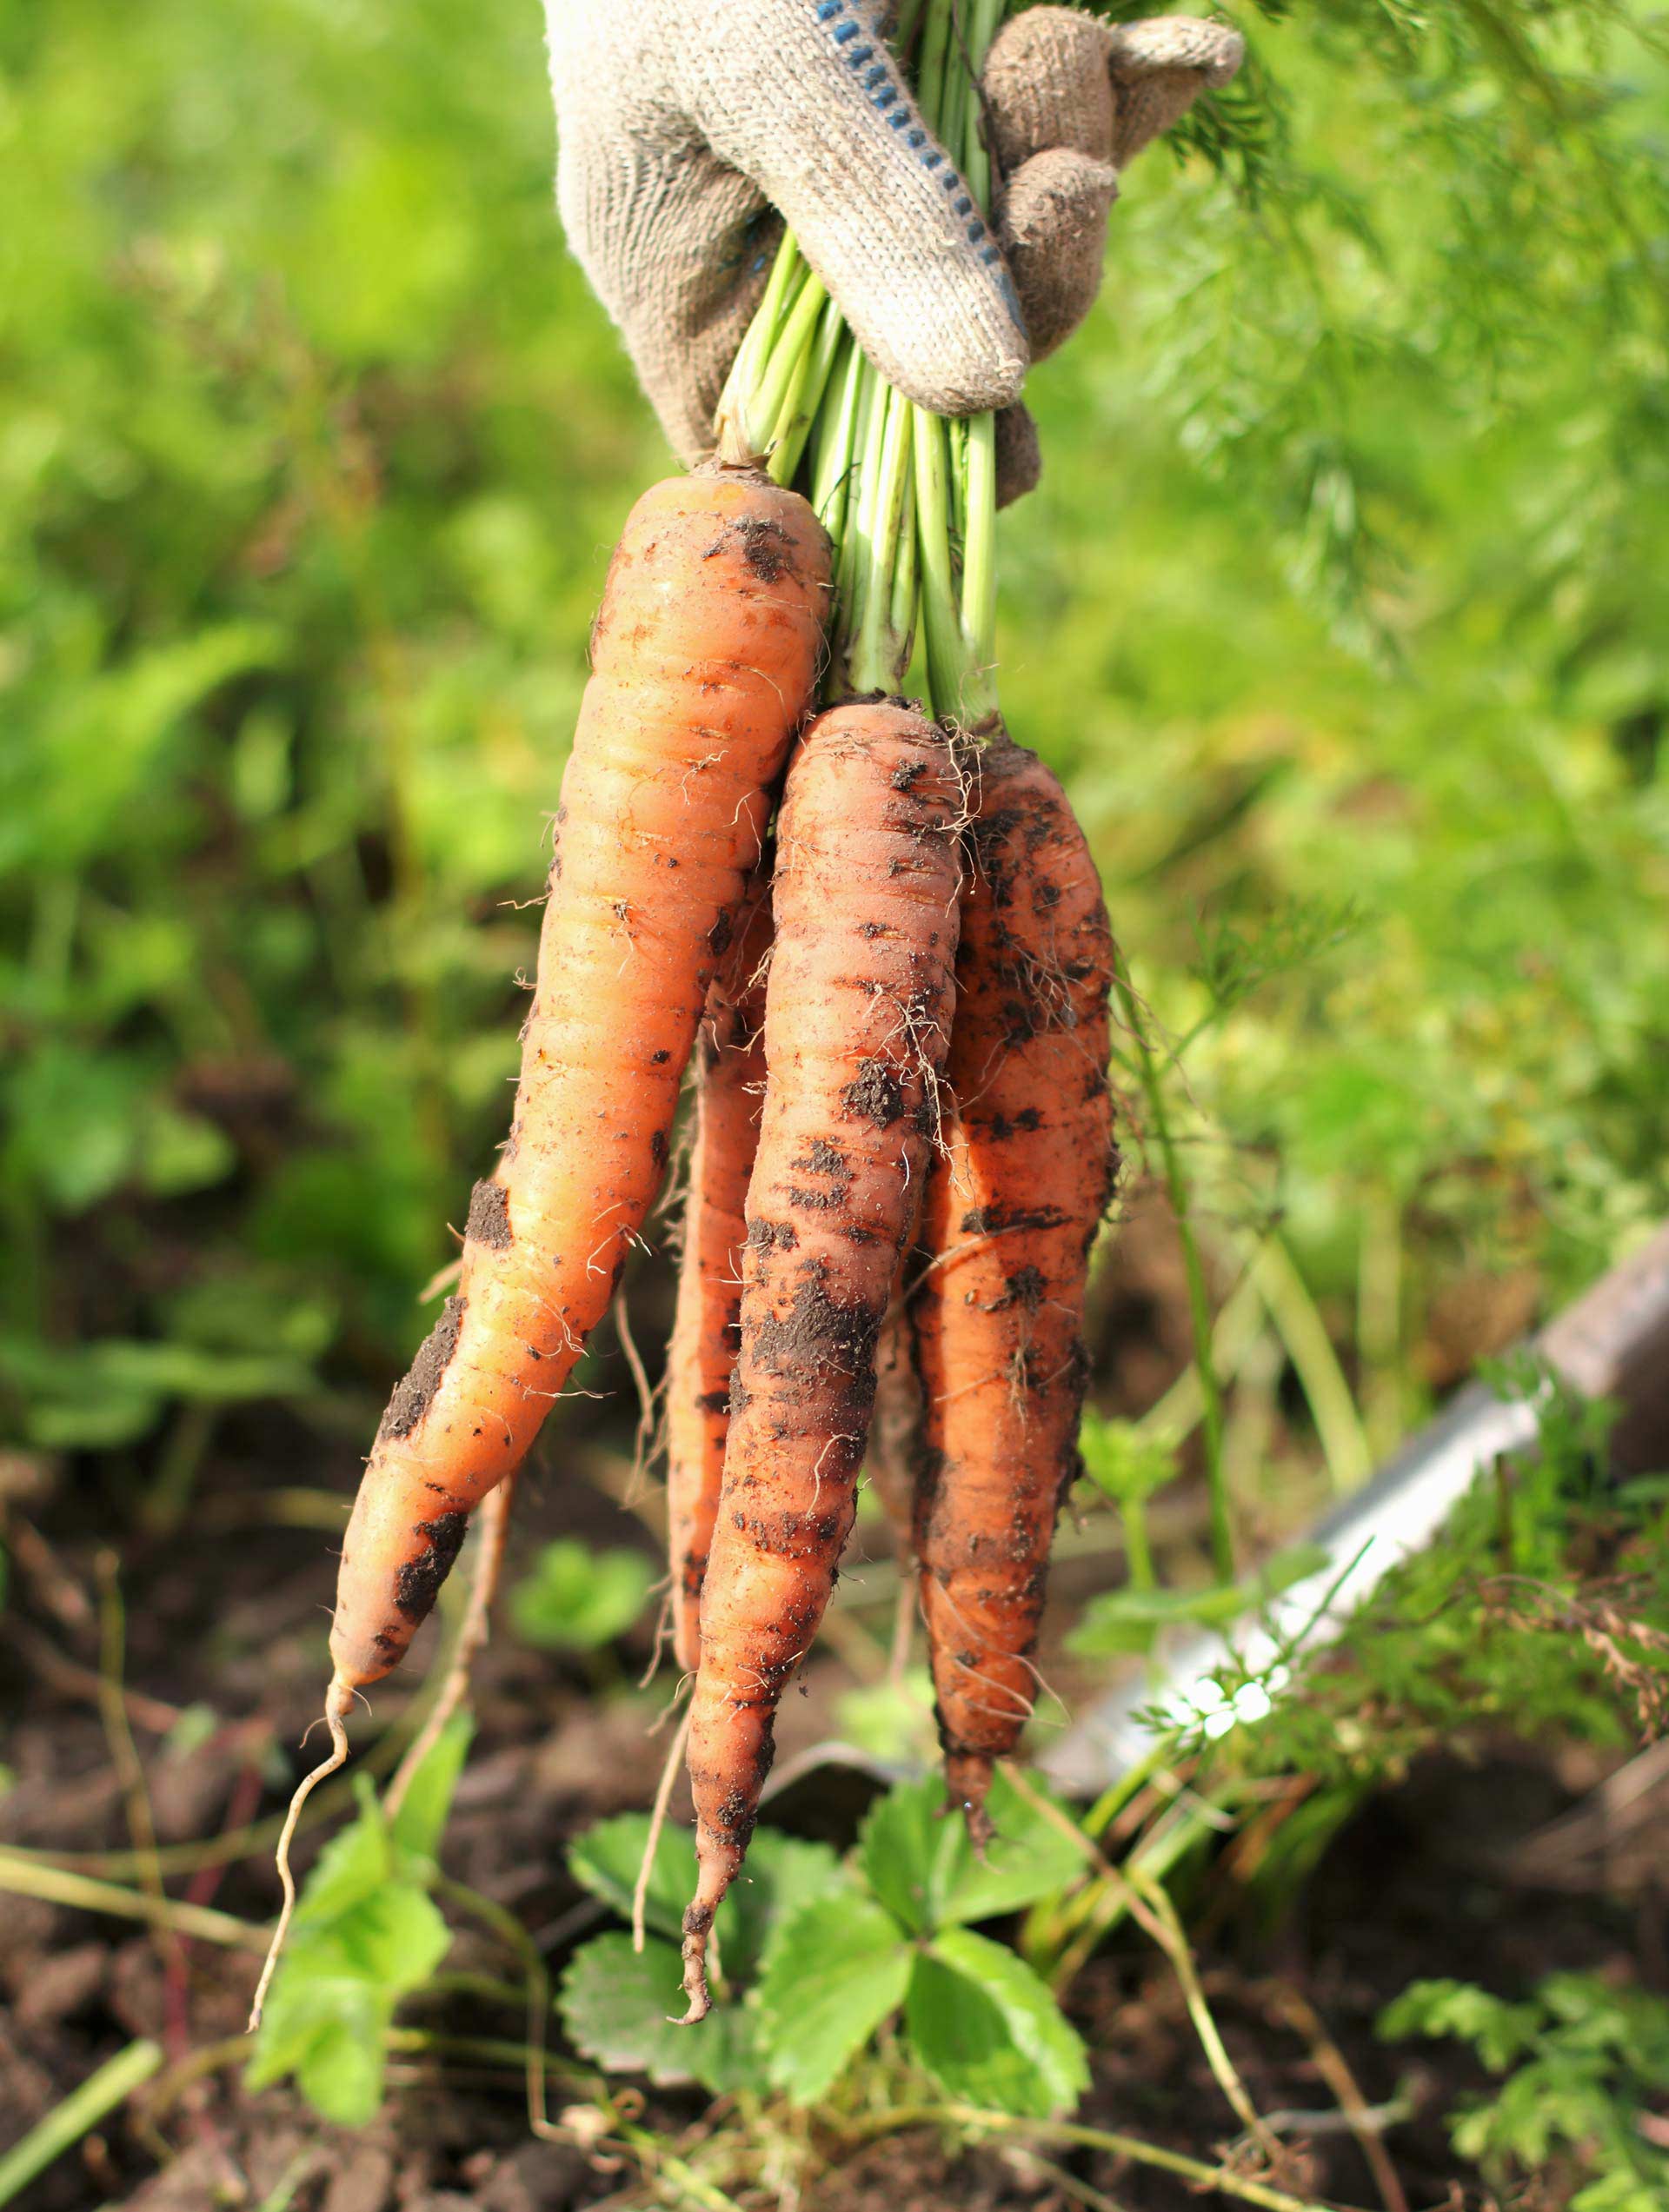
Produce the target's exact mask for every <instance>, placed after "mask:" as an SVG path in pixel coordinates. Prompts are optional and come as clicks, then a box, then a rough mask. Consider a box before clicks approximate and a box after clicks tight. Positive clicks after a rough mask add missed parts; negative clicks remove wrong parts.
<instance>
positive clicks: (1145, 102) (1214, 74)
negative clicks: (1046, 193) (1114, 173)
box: [981, 7, 1246, 174]
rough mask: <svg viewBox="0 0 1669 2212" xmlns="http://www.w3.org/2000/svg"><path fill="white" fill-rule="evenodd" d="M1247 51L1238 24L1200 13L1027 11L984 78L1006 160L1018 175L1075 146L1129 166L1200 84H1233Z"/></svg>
mask: <svg viewBox="0 0 1669 2212" xmlns="http://www.w3.org/2000/svg"><path fill="white" fill-rule="evenodd" d="M1245 51H1246V42H1245V41H1244V39H1242V37H1240V33H1239V31H1237V30H1232V29H1231V28H1230V27H1229V25H1228V24H1227V23H1207V22H1205V21H1203V20H1201V19H1200V17H1195V16H1155V17H1149V18H1147V19H1146V20H1144V21H1142V22H1140V23H1102V22H1100V21H1099V20H1098V19H1097V18H1096V17H1093V16H1087V15H1083V14H1081V13H1080V12H1079V11H1078V10H1076V9H1073V8H1053V7H1044V8H1028V9H1027V10H1025V11H1024V13H1022V14H1021V15H1018V16H1015V17H1013V18H1012V19H1011V21H1009V22H1008V23H1006V24H1005V25H1004V26H1003V29H1002V30H1001V32H1000V33H999V34H998V37H997V38H996V40H995V42H994V44H993V46H992V49H991V52H990V55H989V57H988V58H987V62H986V65H985V70H984V74H983V76H982V79H981V84H982V89H983V90H984V94H985V99H986V111H987V119H988V125H989V130H990V134H991V143H992V150H993V151H994V154H995V156H996V157H997V162H998V164H999V167H1000V168H1001V169H1002V170H1003V171H1005V172H1007V173H1009V174H1012V173H1013V171H1014V170H1015V169H1019V168H1020V167H1021V164H1022V163H1025V162H1027V161H1029V160H1031V159H1032V157H1033V156H1034V155H1036V154H1041V153H1042V152H1043V151H1044V150H1045V149H1047V147H1050V146H1070V147H1072V148H1074V149H1075V150H1076V151H1077V152H1079V153H1081V154H1087V155H1088V156H1090V157H1091V158H1092V159H1093V160H1095V161H1103V162H1105V161H1110V162H1112V163H1114V166H1115V167H1117V168H1120V169H1122V168H1124V167H1125V166H1126V164H1127V163H1129V162H1130V161H1132V160H1133V159H1134V156H1136V155H1137V154H1139V153H1140V151H1141V149H1142V148H1143V147H1144V146H1145V145H1147V143H1148V142H1149V141H1150V140H1151V139H1153V138H1154V137H1156V136H1158V134H1159V133H1160V131H1161V130H1169V128H1170V126H1171V125H1172V123H1175V122H1176V121H1177V120H1178V118H1179V117H1180V116H1181V115H1183V114H1184V113H1185V112H1186V111H1187V108H1188V107H1189V105H1190V104H1191V103H1192V102H1193V101H1194V99H1195V98H1196V97H1197V96H1198V95H1199V94H1200V92H1201V91H1203V90H1206V89H1207V87H1215V86H1218V85H1222V84H1227V82H1228V81H1229V79H1230V78H1231V77H1232V76H1233V75H1234V72H1235V71H1236V70H1238V69H1239V67H1240V62H1241V60H1242V58H1243V56H1244V54H1245Z"/></svg>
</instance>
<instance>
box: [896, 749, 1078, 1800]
mask: <svg viewBox="0 0 1669 2212" xmlns="http://www.w3.org/2000/svg"><path fill="white" fill-rule="evenodd" d="M970 840H971V842H972V844H973V847H974V859H975V867H974V872H973V874H972V877H971V880H970V885H969V888H968V890H967V894H966V896H965V898H964V901H963V909H962V936H961V953H960V954H959V956H958V960H957V991H958V1009H957V1020H956V1031H955V1035H954V1039H953V1040H952V1045H951V1055H950V1067H949V1075H950V1088H951V1093H952V1099H953V1106H952V1110H951V1113H950V1117H949V1122H948V1129H947V1132H946V1136H947V1142H946V1146H945V1149H944V1152H943V1153H942V1154H941V1157H940V1158H939V1159H937V1160H936V1161H935V1164H934V1169H933V1172H932V1176H931V1179H930V1181H929V1184H928V1196H927V1206H926V1220H925V1224H924V1230H923V1238H924V1242H925V1243H926V1245H928V1247H929V1249H930V1252H931V1255H932V1257H931V1259H930V1261H929V1270H930V1272H929V1274H928V1279H927V1283H926V1285H925V1291H924V1294H923V1295H922V1296H921V1297H919V1298H918V1299H917V1300H916V1301H915V1323H916V1330H917V1337H918V1345H919V1357H920V1362H921V1381H922V1388H923V1392H924V1395H925V1399H926V1427H925V1443H926V1451H925V1456H924V1463H923V1464H924V1473H923V1478H922V1481H921V1485H919V1487H918V1491H917V1505H916V1549H917V1552H918V1555H919V1557H920V1559H921V1601H922V1610H923V1612H924V1614H925V1616H926V1619H927V1624H928V1647H929V1651H930V1653H931V1657H932V1662H933V1673H934V1691H935V1692H936V1696H937V1703H938V1712H939V1730H940V1740H941V1743H942V1744H943V1746H944V1751H945V1769H946V1779H947V1783H948V1790H949V1794H950V1797H951V1800H952V1802H953V1803H960V1804H961V1806H962V1807H963V1808H964V1811H965V1815H966V1817H967V1823H968V1828H969V1832H970V1834H971V1835H972V1836H973V1837H974V1840H975V1842H976V1843H980V1842H982V1841H983V1839H984V1837H985V1836H986V1835H987V1834H988V1832H989V1823H988V1819H987V1815H986V1812H985V1798H986V1792H987V1790H988V1788H989V1786H990V1781H991V1770H992V1764H993V1762H994V1760H996V1759H999V1758H1003V1757H1007V1755H1008V1754H1009V1753H1010V1752H1011V1751H1012V1750H1014V1746H1015V1744H1016V1743H1017V1742H1018V1741H1019V1737H1020V1733H1021V1728H1022V1727H1023V1726H1024V1724H1025V1722H1026V1720H1027V1717H1028V1716H1029V1714H1030V1712H1031V1709H1032V1685H1033V1682H1034V1670H1033V1668H1032V1666H1031V1664H1030V1660H1029V1657H1028V1655H1029V1653H1030V1651H1031V1650H1032V1647H1033V1645H1034V1643H1035V1641H1036V1637H1037V1629H1038V1623H1039V1619H1040V1617H1041V1613H1042V1609H1043V1596H1044V1584H1045V1580H1046V1577H1047V1566H1048V1554H1049V1544H1050V1541H1051V1539H1052V1538H1053V1535H1054V1522H1055V1516H1056V1513H1057V1511H1059V1507H1060V1504H1061V1499H1062V1498H1063V1497H1064V1495H1065V1493H1066V1491H1067V1487H1068V1486H1069V1485H1070V1483H1071V1481H1072V1479H1073V1477H1074V1473H1075V1471H1076V1469H1077V1465H1078V1455H1077V1436H1078V1420H1079V1415H1080V1412H1081V1408H1082V1402H1083V1393H1084V1385H1085V1379H1086V1366H1087V1363H1086V1359H1085V1354H1084V1348H1083V1343H1082V1338H1081V1333H1080V1332H1081V1326H1082V1319H1083V1305H1084V1288H1085V1280H1086V1276H1087V1268H1088V1261H1089V1252H1090V1247H1091V1245H1092V1244H1093V1243H1094V1239H1095V1233H1096V1230H1097V1227H1098V1226H1099V1224H1100V1219H1101V1215H1102V1212H1104V1210H1105V1208H1106V1206H1107V1199H1108V1197H1109V1195H1110V1194H1111V1191H1112V1187H1113V1179H1114V1172H1115V1171H1116V1167H1117V1159H1118V1156H1117V1152H1116V1150H1115V1148H1114V1142H1113V1125H1112V1101H1111V1099H1110V1097H1109V1095H1108V1091H1107V1058H1108V1035H1107V994H1108V991H1109V989H1110V987H1111V983H1112V963H1113V943H1112V938H1111V936H1110V934H1109V933H1108V929H1107V909H1106V907H1105V906H1104V904H1103V903H1102V899H1101V892H1100V884H1099V882H1098V881H1097V880H1096V874H1095V867H1094V861H1093V860H1092V859H1091V857H1090V854H1089V852H1088V848H1087V846H1086V845H1085V842H1084V838H1083V833H1082V831H1081V829H1080V828H1079V827H1078V825H1077V823H1076V821H1075V820H1074V818H1073V814H1072V810H1071V807H1069V806H1068V804H1067V798H1066V794H1065V793H1064V792H1063V791H1062V790H1061V786H1060V783H1059V782H1058V781H1057V780H1056V778H1055V776H1054V774H1053V773H1052V772H1051V771H1050V770H1049V769H1048V768H1047V767H1045V766H1044V764H1043V763H1042V761H1040V760H1038V759H1037V758H1036V756H1035V755H1034V754H1031V753H1028V752H1026V751H1025V750H1024V749H1023V748H1021V747H1019V746H1017V745H1014V743H1013V742H1012V741H1010V740H1009V739H1008V738H1007V735H1006V734H999V735H998V737H997V738H996V739H995V740H994V742H993V743H992V744H991V745H990V746H989V747H987V749H986V751H985V752H984V753H983V754H981V766H980V789H979V794H978V801H977V811H976V815H975V819H974V822H973V824H972V826H971V831H970Z"/></svg>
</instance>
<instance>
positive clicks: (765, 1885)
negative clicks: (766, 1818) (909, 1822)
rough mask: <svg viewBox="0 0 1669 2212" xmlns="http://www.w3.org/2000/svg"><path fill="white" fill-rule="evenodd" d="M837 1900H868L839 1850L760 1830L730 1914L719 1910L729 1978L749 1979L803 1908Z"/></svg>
mask: <svg viewBox="0 0 1669 2212" xmlns="http://www.w3.org/2000/svg"><path fill="white" fill-rule="evenodd" d="M834 1897H841V1898H844V1899H846V1900H847V1901H848V1902H849V1903H863V1902H864V1900H863V1899H862V1896H861V1893H860V1891H859V1890H858V1889H857V1886H856V1884H855V1883H854V1881H853V1879H852V1877H851V1875H850V1873H849V1872H848V1870H847V1869H846V1867H845V1866H844V1864H843V1863H841V1857H840V1854H839V1853H838V1852H837V1851H835V1850H832V1849H831V1848H830V1846H829V1845H828V1844H827V1843H807V1842H806V1841H804V1840H803V1839H802V1838H801V1837H798V1836H783V1835H781V1834H780V1833H779V1832H778V1831H777V1830H775V1829H770V1828H762V1829H756V1830H755V1831H754V1840H753V1843H752V1844H751V1845H750V1846H749V1848H748V1858H747V1862H746V1863H745V1864H744V1866H743V1867H742V1870H741V1873H740V1874H739V1875H738V1876H737V1877H736V1878H735V1881H734V1882H733V1883H731V1885H730V1889H729V1891H728V1895H727V1896H726V1898H725V1905H726V1906H728V1907H729V1908H731V1912H730V1915H729V1916H726V1914H725V1912H724V1910H723V1908H721V1912H720V1918H719V1923H718V1925H719V1943H720V1949H721V1956H722V1958H723V1961H724V1971H725V1975H726V1977H727V1979H728V1980H729V1981H731V1982H746V1981H748V1980H749V1979H750V1978H751V1977H752V1976H753V1975H755V1973H756V1972H757V1971H758V1970H759V1966H760V1963H761V1959H762V1957H763V1956H764V1955H765V1953H766V1951H767V1950H768V1948H769V1946H770V1944H771V1943H772V1942H773V1941H774V1939H775V1936H776V1933H777V1931H778V1930H780V1929H781V1928H782V1927H784V1926H785V1925H786V1924H787V1923H788V1922H789V1921H790V1920H792V1919H793V1918H794V1916H795V1915H796V1914H797V1913H798V1912H799V1911H800V1910H801V1908H802V1907H803V1906H805V1905H808V1904H810V1903H814V1902H817V1901H820V1900H827V1899H829V1898H834Z"/></svg>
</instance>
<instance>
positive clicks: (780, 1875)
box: [568, 1813, 851, 1983]
mask: <svg viewBox="0 0 1669 2212" xmlns="http://www.w3.org/2000/svg"><path fill="white" fill-rule="evenodd" d="M648 1832H649V1823H648V1816H647V1815H646V1814H643V1813H622V1814H619V1815H617V1816H616V1817H615V1818H614V1819H612V1820H601V1821H599V1822H598V1823H596V1825H595V1827H594V1828H588V1829H587V1830H586V1831H585V1833H584V1835H582V1837H579V1838H578V1839H577V1840H576V1841H575V1843H573V1844H571V1845H570V1846H569V1855H568V1863H569V1872H570V1873H571V1874H572V1875H573V1877H574V1879H575V1881H576V1882H577V1883H580V1884H581V1886H582V1888H584V1889H587V1890H590V1892H591V1894H592V1895H593V1896H597V1897H602V1899H603V1900H604V1901H605V1902H606V1903H608V1904H610V1905H612V1906H613V1907H614V1909H615V1911H616V1912H617V1913H619V1915H620V1916H621V1917H622V1920H624V1919H629V1918H630V1916H631V1910H632V1894H633V1891H634V1890H635V1888H636V1886H637V1877H638V1870H639V1868H640V1867H641V1865H642V1859H643V1847H644V1844H645V1843H646V1842H647V1841H648ZM850 1886H851V1877H850V1875H849V1874H848V1873H847V1871H846V1870H845V1868H844V1867H843V1866H842V1865H841V1861H840V1858H839V1857H838V1855H837V1854H836V1853H835V1852H834V1851H833V1850H830V1849H829V1847H828V1844H827V1843H802V1842H801V1840H800V1839H799V1838H798V1837H793V1836H781V1835H779V1834H777V1833H776V1831H775V1830H773V1829H768V1828H762V1829H760V1830H758V1831H757V1832H756V1833H755V1837H754V1840H753V1844H752V1847H751V1849H750V1850H749V1851H748V1861H747V1864H746V1865H745V1866H744V1867H743V1868H742V1870H741V1873H740V1874H739V1875H738V1876H737V1877H736V1879H735V1882H734V1883H732V1884H731V1887H730V1891H729V1894H728V1896H727V1897H726V1898H725V1901H724V1903H722V1904H721V1906H720V1907H719V1915H718V1923H717V1925H718V1939H719V1950H720V1952H721V1956H722V1958H723V1961H724V1970H725V1973H726V1975H727V1976H728V1978H729V1979H730V1980H731V1981H732V1982H735V1983H743V1982H746V1981H747V1980H748V1979H749V1978H750V1976H752V1974H753V1972H754V1970H755V1967H756V1966H757V1964H758V1962H759V1957H760V1954H761V1951H762V1950H763V1949H764V1947H765V1944H766V1942H767V1940H768V1937H769V1936H770V1933H771V1931H772V1930H773V1929H774V1928H775V1927H776V1926H777V1925H779V1924H780V1923H781V1920H782V1919H783V1917H784V1916H786V1915H787V1914H788V1913H791V1912H793V1911H794V1910H795V1909H796V1908H797V1907H798V1906H799V1905H800V1904H801V1903H804V1902H805V1901H806V1900H807V1899H808V1898H810V1897H815V1896H824V1895H826V1894H828V1892H829V1891H830V1890H835V1889H846V1888H849V1887H850ZM694 1893H695V1848H694V1845H693V1843H692V1841H691V1838H690V1836H689V1833H688V1830H686V1829H682V1828H671V1827H664V1828H662V1830H661V1835H660V1837H659V1840H658V1842H657V1843H656V1846H655V1868H654V1871H653V1872H652V1873H651V1875H650V1877H649V1886H648V1892H647V1894H646V1896H645V1897H644V1901H643V1924H644V1926H645V1927H646V1928H648V1929H650V1930H654V1931H655V1934H657V1935H662V1936H672V1937H673V1938H675V1939H676V1938H677V1937H678V1936H681V1935H682V1930H683V1919H684V1907H685V1906H686V1905H687V1904H688V1903H689V1900H690V1898H691V1896H693V1895H694Z"/></svg>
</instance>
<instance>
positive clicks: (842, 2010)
mask: <svg viewBox="0 0 1669 2212" xmlns="http://www.w3.org/2000/svg"><path fill="white" fill-rule="evenodd" d="M911 1956H912V1953H911V1950H910V1946H909V1944H908V1942H907V1941H906V1939H905V1937H904V1936H903V1934H902V1932H901V1930H900V1928H899V1925H898V1923H897V1921H896V1920H894V1917H893V1916H892V1914H891V1913H889V1912H888V1911H886V1910H884V1909H883V1908H882V1907H881V1906H880V1905H878V1904H876V1903H874V1902H873V1901H872V1900H871V1899H869V1898H868V1897H861V1896H849V1897H822V1898H817V1899H814V1900H813V1902H812V1903H809V1904H804V1905H801V1908H800V1910H799V1911H798V1912H796V1913H795V1915H794V1916H792V1918H790V1919H789V1920H788V1921H786V1922H785V1923H783V1924H782V1925H781V1927H780V1928H779V1929H778V1930H777V1931H776V1934H775V1936H773V1938H772V1940H771V1943H770V1946H769V1949H768V1950H767V1952H766V1955H765V1970H764V1973H763V1975H762V1976H761V1980H760V1985H759V2039H760V2043H761V2048H762V2049H763V2050H764V2053H765V2063H766V2067H767V2070H768V2073H769V2075H770V2078H771V2081H772V2082H773V2083H774V2085H775V2087H776V2088H777V2089H783V2090H786V2091H787V2093H788V2096H791V2097H792V2098H793V2099H794V2101H795V2103H796V2104H811V2103H815V2101H816V2100H817V2099H818V2098H819V2097H821V2096H823V2095H824V2094H825V2092H826V2091H827V2090H828V2089H829V2087H830V2086H831V2084H832V2083H833V2082H835V2080H836V2078H837V2077H838V2076H839V2075H840V2074H841V2071H842V2070H843V2069H844V2068H845V2067H846V2065H847V2063H848V2061H849V2060H850V2059H851V2058H852V2056H854V2053H855V2052H856V2051H858V2050H859V2049H861V2048H862V2046H863V2045H864V2044H865V2043H868V2040H869V2037H870V2036H872V2035H873V2034H874V2030H875V2029H877V2028H878V2027H879V2026H880V2025H881V2022H882V2021H883V2020H884V2019H885V2018H886V2017H887V2016H888V2013H889V2012H893V2011H894V2010H896V2009H897V2008H898V2006H899V2005H901V2003H903V2001H904V1991H905V1988H906V1985H907V1984H908V1981H909V1978H910V1960H911Z"/></svg>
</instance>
